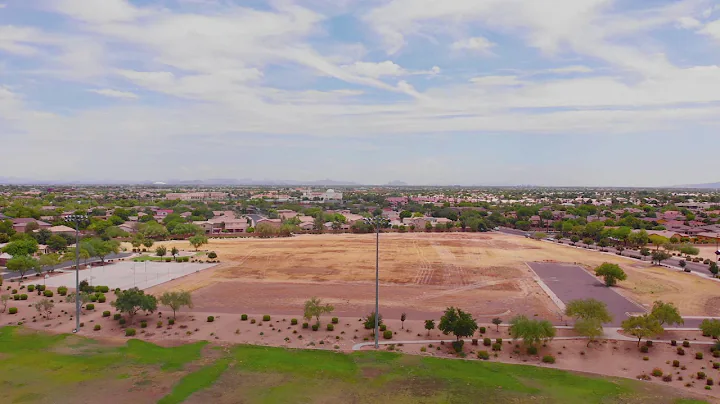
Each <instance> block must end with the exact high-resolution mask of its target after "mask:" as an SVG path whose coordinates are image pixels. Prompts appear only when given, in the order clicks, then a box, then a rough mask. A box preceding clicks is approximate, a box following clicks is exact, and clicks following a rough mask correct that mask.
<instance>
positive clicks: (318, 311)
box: [303, 296, 335, 326]
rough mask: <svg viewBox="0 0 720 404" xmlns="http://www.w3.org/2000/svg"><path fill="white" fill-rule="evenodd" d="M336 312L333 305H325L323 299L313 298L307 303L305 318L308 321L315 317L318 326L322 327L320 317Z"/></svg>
mask: <svg viewBox="0 0 720 404" xmlns="http://www.w3.org/2000/svg"><path fill="white" fill-rule="evenodd" d="M333 310H335V307H333V305H331V304H323V303H322V299H319V298H317V297H314V296H313V297H311V298H310V300H308V301H306V302H305V311H304V314H303V317H304V318H305V319H307V320H308V321H310V320H312V318H313V317H315V320H316V321H317V325H318V326H319V325H320V316H322V315H323V314H326V313H327V314H330V313H332V312H333Z"/></svg>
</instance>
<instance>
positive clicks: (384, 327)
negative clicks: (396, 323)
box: [379, 324, 387, 332]
mask: <svg viewBox="0 0 720 404" xmlns="http://www.w3.org/2000/svg"><path fill="white" fill-rule="evenodd" d="M379 328H380V332H385V330H387V326H386V325H385V324H380V327H379Z"/></svg>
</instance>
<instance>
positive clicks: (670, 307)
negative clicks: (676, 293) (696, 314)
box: [650, 300, 685, 326]
mask: <svg viewBox="0 0 720 404" xmlns="http://www.w3.org/2000/svg"><path fill="white" fill-rule="evenodd" d="M650 315H651V316H653V317H654V318H655V319H656V320H657V321H658V322H659V323H660V325H661V326H664V325H682V324H685V321H684V320H683V318H682V316H681V315H680V312H679V311H678V308H677V307H675V305H674V304H672V303H663V301H662V300H657V301H655V303H653V307H652V310H651V311H650Z"/></svg>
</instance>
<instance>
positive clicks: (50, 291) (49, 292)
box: [43, 290, 53, 297]
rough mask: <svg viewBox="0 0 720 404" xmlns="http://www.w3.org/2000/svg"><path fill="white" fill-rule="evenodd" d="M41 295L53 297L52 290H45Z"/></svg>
mask: <svg viewBox="0 0 720 404" xmlns="http://www.w3.org/2000/svg"><path fill="white" fill-rule="evenodd" d="M43 295H44V296H45V297H53V292H52V290H46V291H44V292H43Z"/></svg>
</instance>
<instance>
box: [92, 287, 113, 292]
mask: <svg viewBox="0 0 720 404" xmlns="http://www.w3.org/2000/svg"><path fill="white" fill-rule="evenodd" d="M95 291H96V292H100V293H108V292H110V288H109V287H108V286H96V287H95Z"/></svg>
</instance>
